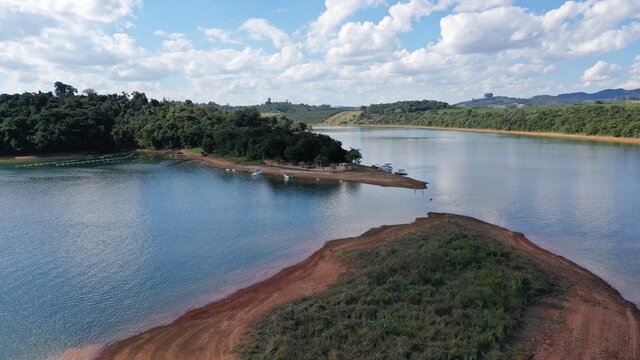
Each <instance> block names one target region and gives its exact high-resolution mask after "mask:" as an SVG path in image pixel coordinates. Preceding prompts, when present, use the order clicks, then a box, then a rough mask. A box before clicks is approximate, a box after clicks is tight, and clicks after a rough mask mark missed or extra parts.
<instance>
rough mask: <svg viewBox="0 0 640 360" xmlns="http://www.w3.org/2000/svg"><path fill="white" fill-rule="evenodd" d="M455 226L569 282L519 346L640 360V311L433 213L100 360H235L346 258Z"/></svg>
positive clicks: (525, 248) (593, 284)
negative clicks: (251, 334) (253, 330)
mask: <svg viewBox="0 0 640 360" xmlns="http://www.w3.org/2000/svg"><path fill="white" fill-rule="evenodd" d="M442 223H446V224H449V225H450V226H456V227H461V228H466V229H472V230H473V231H477V232H479V233H481V234H483V235H485V236H488V237H491V238H492V239H495V240H496V241H500V242H503V243H504V244H507V245H509V246H511V247H513V248H514V249H515V250H517V251H519V252H520V253H522V254H523V255H525V256H527V257H530V258H531V259H533V260H535V261H536V262H537V263H538V264H540V265H541V266H542V267H543V268H544V269H545V270H547V271H549V272H551V273H553V274H554V275H556V276H558V277H559V278H560V279H562V281H563V283H564V284H566V285H565V289H564V291H563V292H562V294H556V295H549V296H545V297H543V298H542V299H539V301H537V302H536V303H535V304H534V306H532V307H531V308H530V309H529V310H528V312H527V314H526V317H525V321H524V328H523V330H522V331H521V332H520V333H519V334H518V335H517V336H516V338H515V339H514V344H515V345H517V346H518V347H520V348H525V349H527V350H528V352H530V353H532V354H534V355H533V357H528V358H533V359H587V358H588V359H590V358H594V359H603V358H608V359H629V360H632V359H638V358H640V311H638V309H637V307H636V306H635V305H634V304H632V303H630V302H628V301H626V300H624V299H623V298H622V296H620V294H619V293H618V292H617V291H616V290H615V289H613V288H612V287H611V286H609V285H608V284H607V283H606V282H604V281H603V280H601V279H600V278H598V277H597V276H595V275H593V274H592V273H590V272H588V271H587V270H585V269H583V268H582V267H580V266H578V265H576V264H575V263H573V262H571V261H569V260H567V259H565V258H563V257H560V256H557V255H554V254H552V253H550V252H548V251H546V250H544V249H542V248H540V247H538V246H537V245H535V244H533V243H532V242H530V241H529V240H528V239H527V238H526V237H525V236H524V235H523V234H521V233H517V232H512V231H509V230H506V229H504V228H501V227H498V226H496V225H492V224H488V223H485V222H482V221H480V220H476V219H473V218H470V217H465V216H459V215H452V214H440V213H430V214H429V216H428V217H426V218H419V219H416V221H415V222H413V223H410V224H403V225H390V226H381V227H378V228H375V229H372V230H370V231H368V232H366V233H365V234H363V235H361V236H358V237H353V238H346V239H341V240H334V241H330V242H328V243H327V244H326V245H325V246H324V247H322V248H321V249H320V250H318V251H316V252H315V253H314V254H313V255H311V256H310V257H309V258H307V259H306V260H304V261H302V262H300V263H298V264H296V265H293V266H290V267H288V268H285V269H283V270H282V271H280V272H279V273H277V274H276V275H274V276H273V277H271V278H269V279H267V280H264V281H262V282H259V283H256V284H254V285H252V286H249V287H247V288H245V289H242V290H239V291H237V292H235V293H233V294H232V295H230V296H227V297H225V298H223V299H221V300H218V301H215V302H213V303H211V304H209V305H206V306H203V307H201V308H198V309H195V310H192V311H189V312H187V313H186V314H184V315H183V316H181V317H179V318H178V319H177V320H175V321H174V322H172V323H171V324H169V325H165V326H160V327H156V328H153V329H150V330H148V331H145V332H143V333H141V334H139V335H136V336H133V337H129V338H127V339H123V340H120V341H117V342H115V343H112V344H110V345H108V346H106V347H105V348H104V349H103V350H102V351H101V352H100V354H99V356H98V359H104V360H106V359H235V358H237V355H236V353H235V349H236V348H237V346H238V344H240V343H241V342H242V340H243V335H244V334H245V330H246V329H247V326H248V325H250V324H251V323H252V321H255V320H256V319H258V318H259V317H260V316H261V315H263V314H265V313H266V312H268V311H269V310H270V309H272V308H273V307H274V306H277V305H279V304H282V303H285V302H288V301H291V300H294V299H297V298H299V297H303V296H306V295H309V294H313V293H317V292H320V291H322V290H324V289H326V288H327V287H328V286H329V285H331V284H332V283H334V282H335V281H336V280H337V279H338V278H339V277H340V275H342V274H344V273H345V272H346V271H349V269H348V268H347V267H345V266H344V265H343V264H342V263H341V261H340V260H339V259H340V255H341V254H344V253H345V252H347V251H351V250H354V249H361V248H366V247H369V246H373V245H376V244H380V243H382V242H385V241H391V240H390V239H393V238H395V237H397V236H400V235H402V234H407V233H411V232H423V231H424V232H428V231H429V230H430V228H432V227H434V226H437V225H441V224H442ZM67 358H73V357H67Z"/></svg>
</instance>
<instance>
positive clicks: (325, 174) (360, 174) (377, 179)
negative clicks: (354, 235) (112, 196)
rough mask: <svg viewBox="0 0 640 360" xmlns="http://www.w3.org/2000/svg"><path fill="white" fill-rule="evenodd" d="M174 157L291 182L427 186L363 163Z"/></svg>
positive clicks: (185, 155)
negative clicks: (338, 166)
mask: <svg viewBox="0 0 640 360" xmlns="http://www.w3.org/2000/svg"><path fill="white" fill-rule="evenodd" d="M142 152H147V153H149V152H152V153H159V154H167V153H168V152H167V151H147V150H142ZM178 156H180V157H182V158H185V159H191V160H197V161H200V162H203V163H205V164H207V165H209V166H212V167H215V168H218V169H235V170H237V171H242V172H249V173H251V172H253V171H254V170H256V169H260V170H262V171H264V173H265V174H267V175H275V176H283V175H284V174H285V173H289V174H291V175H293V179H294V181H295V179H296V178H300V179H309V180H315V179H320V180H335V181H339V180H343V181H351V182H357V183H363V184H371V185H379V186H384V187H400V188H408V189H426V188H427V183H426V182H424V181H420V180H415V179H412V178H410V177H407V176H400V175H394V174H388V173H384V172H382V171H378V170H375V169H372V168H370V167H367V166H358V167H357V168H355V169H353V170H347V171H332V170H322V169H303V168H301V167H299V166H286V165H276V164H272V163H271V164H263V165H244V164H239V163H236V162H233V161H230V160H227V159H222V158H219V157H215V156H211V155H209V156H202V155H200V154H195V153H192V152H189V151H181V154H180V155H178Z"/></svg>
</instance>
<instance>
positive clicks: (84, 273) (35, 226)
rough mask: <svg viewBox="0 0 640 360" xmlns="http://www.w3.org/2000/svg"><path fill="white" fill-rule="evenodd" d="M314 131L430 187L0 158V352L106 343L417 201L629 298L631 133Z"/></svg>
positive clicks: (639, 299) (402, 212)
mask: <svg viewBox="0 0 640 360" xmlns="http://www.w3.org/2000/svg"><path fill="white" fill-rule="evenodd" d="M316 131H317V132H321V133H325V134H328V135H330V136H332V137H334V138H336V139H338V140H341V141H342V142H343V143H344V145H345V146H347V147H349V146H351V147H355V148H360V149H361V150H362V152H363V154H364V159H363V162H364V163H369V164H371V163H385V162H392V163H393V165H394V167H402V168H404V169H406V170H407V172H409V175H410V176H412V177H415V178H417V179H421V180H425V181H429V182H430V185H429V189H427V190H425V191H414V190H408V189H393V188H381V187H376V186H371V185H361V184H353V183H346V182H344V183H338V182H330V183H325V182H315V181H304V182H303V181H300V180H297V179H294V180H293V181H291V182H289V183H285V182H284V181H283V179H281V178H268V177H264V178H258V179H252V178H251V177H250V176H248V175H245V174H229V173H225V172H223V171H218V170H213V169H210V168H207V167H204V166H201V165H199V164H197V163H194V162H189V161H183V160H174V159H166V158H160V157H156V156H147V155H144V156H143V155H140V156H136V157H130V158H126V159H124V160H122V161H113V162H110V161H100V160H91V161H77V162H73V163H68V164H62V163H61V162H60V161H57V162H53V163H52V164H50V165H47V166H37V167H35V166H34V167H19V168H16V166H15V165H14V164H0V246H1V247H2V252H1V253H0V291H1V294H2V296H0V323H1V324H2V326H1V327H0V358H2V359H20V360H22V359H48V358H56V357H58V356H60V354H62V353H63V352H64V351H65V350H67V349H70V348H75V347H83V346H87V345H91V344H104V343H105V342H108V341H112V340H114V339H117V338H120V337H122V336H126V335H129V334H132V333H135V332H137V331H140V330H141V329H144V328H148V327H149V326H152V325H155V324H160V323H165V322H168V321H170V320H171V319H172V318H175V317H176V316H178V315H179V314H180V313H182V312H184V311H185V310H187V309H189V308H193V307H195V306H198V305H203V304H204V303H207V302H209V301H210V300H212V299H213V298H215V297H219V296H221V295H223V294H225V293H227V292H229V291H231V290H232V289H234V288H237V287H238V286H243V285H247V284H249V283H251V282H253V281H255V280H256V279H261V278H264V277H266V276H268V275H270V274H273V273H274V272H275V271H277V270H278V269H279V268H281V267H282V266H285V265H287V264H292V263H295V262H297V261H299V260H301V259H302V258H304V257H306V256H308V255H309V254H310V253H311V252H312V251H314V250H315V249H317V248H319V247H320V246H322V244H323V243H324V242H325V241H327V240H330V239H335V238H340V237H347V236H355V235H359V234H360V233H362V232H364V231H366V230H367V229H369V228H371V227H374V226H379V225H382V224H393V223H401V222H409V221H412V220H413V219H414V218H415V217H418V216H424V215H425V214H426V213H427V212H428V211H442V212H454V213H460V214H465V215H471V216H475V217H478V218H480V219H482V220H485V221H488V222H492V223H496V224H498V225H501V226H505V227H508V228H510V229H512V230H515V231H522V232H524V233H525V234H526V235H527V236H528V237H529V238H530V239H532V240H533V241H534V242H536V243H537V244H539V245H541V246H543V247H545V248H547V249H549V250H551V251H554V252H556V253H558V254H561V255H563V256H566V257H568V258H570V259H572V260H574V261H576V262H578V263H579V264H581V265H583V266H585V267H587V268H588V269H589V270H592V271H593V272H595V273H596V274H598V275H600V276H601V277H603V278H605V279H606V280H607V281H609V282H610V283H612V284H613V285H614V286H615V287H616V288H618V289H619V290H621V292H622V293H623V295H625V297H627V298H628V299H631V300H632V301H634V302H636V303H640V279H639V278H640V277H638V276H637V275H638V274H640V263H639V262H637V261H636V259H637V258H638V256H639V255H640V235H639V234H640V224H639V223H640V222H639V221H638V214H640V185H639V182H638V180H639V179H640V147H637V146H630V145H618V144H606V143H592V142H581V141H569V140H559V139H546V138H532V137H517V136H507V135H494V134H479V133H467V132H452V131H432V130H421V129H388V128H385V129H363V128H348V127H325V128H318V129H316ZM56 163H57V164H58V166H56V165H55V164H56ZM61 165H64V166H61Z"/></svg>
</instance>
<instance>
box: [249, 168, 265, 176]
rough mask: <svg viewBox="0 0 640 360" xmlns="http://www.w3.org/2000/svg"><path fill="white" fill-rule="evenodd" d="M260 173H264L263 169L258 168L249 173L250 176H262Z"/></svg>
mask: <svg viewBox="0 0 640 360" xmlns="http://www.w3.org/2000/svg"><path fill="white" fill-rule="evenodd" d="M262 174H264V171H262V170H260V169H258V170H256V171H254V172H252V173H251V176H262Z"/></svg>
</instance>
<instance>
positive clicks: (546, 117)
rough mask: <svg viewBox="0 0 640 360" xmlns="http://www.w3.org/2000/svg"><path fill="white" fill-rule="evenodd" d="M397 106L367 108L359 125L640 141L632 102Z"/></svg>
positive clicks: (639, 119)
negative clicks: (493, 106) (505, 106)
mask: <svg viewBox="0 0 640 360" xmlns="http://www.w3.org/2000/svg"><path fill="white" fill-rule="evenodd" d="M397 104H398V103H395V104H378V105H372V106H369V107H366V108H364V109H363V110H364V111H363V112H362V114H361V115H360V116H359V118H358V119H357V123H360V124H385V125H420V126H434V127H451V128H475V129H492V130H511V131H532V132H558V133H566V134H584V135H602V136H615V137H630V138H640V105H638V104H631V103H630V104H622V105H611V104H592V105H591V104H590V105H572V106H554V107H540V108H518V109H458V108H453V107H450V108H446V107H445V108H441V107H434V108H431V109H424V110H418V111H411V110H410V109H411V107H406V110H403V109H402V108H401V107H398V105H397Z"/></svg>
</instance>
